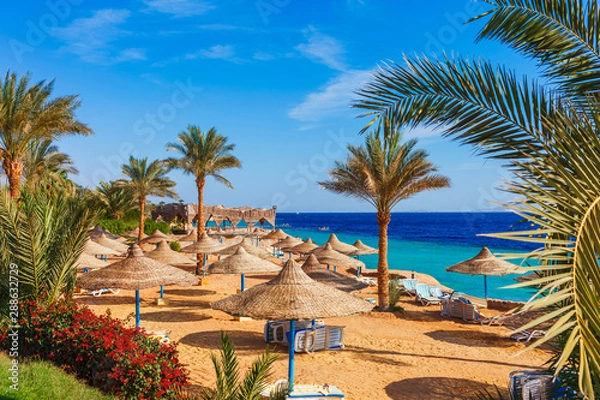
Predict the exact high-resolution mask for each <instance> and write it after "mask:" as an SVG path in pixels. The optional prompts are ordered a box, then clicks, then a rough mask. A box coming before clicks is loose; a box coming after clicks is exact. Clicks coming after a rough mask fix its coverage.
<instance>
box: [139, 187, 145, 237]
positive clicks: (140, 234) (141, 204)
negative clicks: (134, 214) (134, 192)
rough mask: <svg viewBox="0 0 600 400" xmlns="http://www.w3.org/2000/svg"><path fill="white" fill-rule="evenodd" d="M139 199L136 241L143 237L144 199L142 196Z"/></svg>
mask: <svg viewBox="0 0 600 400" xmlns="http://www.w3.org/2000/svg"><path fill="white" fill-rule="evenodd" d="M139 201H140V229H139V232H138V243H139V242H140V241H141V240H142V239H143V237H144V209H145V208H146V199H145V198H144V197H140V198H139Z"/></svg>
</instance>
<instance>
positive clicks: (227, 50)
mask: <svg viewBox="0 0 600 400" xmlns="http://www.w3.org/2000/svg"><path fill="white" fill-rule="evenodd" d="M197 58H208V59H212V60H225V61H232V62H235V63H238V62H240V61H241V60H240V59H239V58H237V57H236V56H235V48H234V47H233V46H232V45H229V44H228V45H222V44H217V45H215V46H212V47H209V48H208V49H202V50H200V51H197V52H195V53H189V54H186V55H185V59H186V60H195V59H197Z"/></svg>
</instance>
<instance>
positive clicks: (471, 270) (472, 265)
mask: <svg viewBox="0 0 600 400" xmlns="http://www.w3.org/2000/svg"><path fill="white" fill-rule="evenodd" d="M446 271H448V272H458V273H459V274H467V275H483V291H484V295H485V298H486V299H487V277H488V276H504V275H508V274H523V273H525V272H527V270H526V269H525V268H523V267H519V266H517V265H515V264H512V263H509V262H508V261H504V260H501V259H499V258H496V257H495V256H494V255H493V254H492V252H491V251H490V250H489V249H488V248H487V247H484V248H483V249H481V251H480V252H479V254H477V255H476V256H475V257H473V258H471V259H468V260H466V261H463V262H460V263H458V264H454V265H452V266H450V267H448V268H446Z"/></svg>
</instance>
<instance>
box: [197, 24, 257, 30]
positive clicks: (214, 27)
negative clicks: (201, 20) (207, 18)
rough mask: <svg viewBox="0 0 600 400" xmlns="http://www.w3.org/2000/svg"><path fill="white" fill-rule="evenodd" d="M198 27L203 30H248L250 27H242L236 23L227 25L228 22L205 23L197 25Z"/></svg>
mask: <svg viewBox="0 0 600 400" xmlns="http://www.w3.org/2000/svg"><path fill="white" fill-rule="evenodd" d="M198 29H203V30H205V31H239V30H244V31H249V30H251V29H250V28H244V27H242V26H237V25H228V24H205V25H198Z"/></svg>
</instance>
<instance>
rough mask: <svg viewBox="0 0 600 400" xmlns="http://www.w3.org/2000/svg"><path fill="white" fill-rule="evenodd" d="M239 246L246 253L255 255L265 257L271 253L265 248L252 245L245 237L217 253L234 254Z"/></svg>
mask: <svg viewBox="0 0 600 400" xmlns="http://www.w3.org/2000/svg"><path fill="white" fill-rule="evenodd" d="M240 247H241V248H243V249H244V250H246V253H248V254H250V255H253V256H255V257H259V258H267V257H269V256H270V255H271V253H270V252H268V251H267V250H265V249H264V248H262V247H256V246H254V245H252V243H250V241H249V240H248V239H247V238H245V239H243V240H242V241H241V242H239V243H236V244H234V245H233V246H229V247H226V248H224V249H223V250H221V251H219V253H221V254H234V253H235V252H236V251H237V249H239V248H240Z"/></svg>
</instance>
